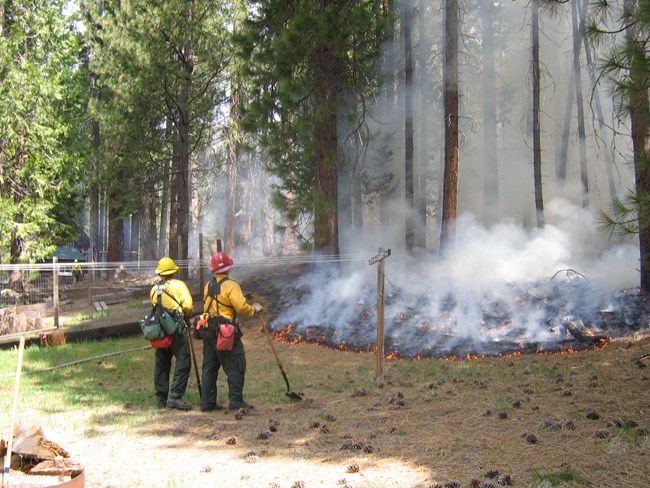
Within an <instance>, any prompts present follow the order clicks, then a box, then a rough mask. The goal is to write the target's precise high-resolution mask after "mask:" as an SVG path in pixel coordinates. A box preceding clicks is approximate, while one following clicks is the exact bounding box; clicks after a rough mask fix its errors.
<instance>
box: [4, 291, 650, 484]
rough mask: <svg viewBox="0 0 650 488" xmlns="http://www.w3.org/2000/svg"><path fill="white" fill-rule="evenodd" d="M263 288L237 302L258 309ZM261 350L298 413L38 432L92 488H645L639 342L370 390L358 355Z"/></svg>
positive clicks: (489, 364) (388, 382) (307, 347)
mask: <svg viewBox="0 0 650 488" xmlns="http://www.w3.org/2000/svg"><path fill="white" fill-rule="evenodd" d="M272 281H274V280H270V279H269V280H268V281H265V280H257V282H256V283H253V282H246V280H242V288H243V289H244V291H246V292H251V293H254V294H255V297H256V299H257V298H259V299H260V300H261V301H263V303H264V304H265V305H267V306H268V308H271V309H272V308H273V305H272V304H273V303H274V300H276V299H277V298H278V297H277V296H276V295H275V294H276V293H277V289H276V288H274V287H273V286H272ZM140 302H141V301H140ZM120 307H121V308H120ZM143 307H144V308H140V307H139V306H138V301H137V300H136V301H131V302H130V304H123V305H119V304H115V305H110V306H109V308H112V309H113V312H112V313H111V314H110V315H109V316H107V319H108V317H112V319H110V320H115V321H116V322H120V321H122V322H123V321H130V320H136V319H137V318H138V317H139V316H140V315H141V313H142V310H146V305H143ZM118 310H120V312H119V313H118V312H117V311H118ZM118 317H119V320H118ZM103 325H105V323H104V324H103ZM258 327H259V323H257V321H256V320H255V319H247V320H245V321H244V329H245V337H244V341H245V345H246V351H247V359H248V363H249V369H252V370H254V369H255V367H256V366H257V365H256V363H261V362H264V363H268V362H269V356H270V354H269V346H268V343H267V342H266V339H265V336H264V335H263V334H260V333H258V331H257V328H258ZM276 348H277V350H278V353H279V355H280V357H281V358H282V362H283V364H284V367H285V369H286V371H287V373H288V375H289V377H290V378H292V379H293V378H295V377H298V378H299V381H298V383H297V386H298V387H299V388H300V389H301V390H299V391H300V392H301V394H302V395H303V400H302V401H291V400H289V399H287V398H285V399H284V401H281V402H278V403H276V404H260V403H257V402H253V403H255V408H254V409H253V410H250V411H247V412H242V413H241V414H239V415H235V413H234V412H231V411H228V410H221V411H216V412H210V413H202V412H200V410H199V409H198V405H194V406H195V409H194V410H192V411H189V412H180V411H174V410H165V409H163V410H158V409H155V408H152V410H151V417H150V421H149V422H148V423H147V425H146V426H142V427H141V428H140V427H138V426H134V427H133V428H132V429H130V430H128V431H125V430H124V429H120V428H112V426H111V423H110V422H107V423H106V425H103V426H101V429H98V428H97V427H93V428H88V429H87V430H84V426H85V425H86V424H90V422H91V421H92V420H93V419H91V418H88V417H83V418H82V417H80V418H78V419H75V420H74V421H73V422H72V424H74V425H60V426H56V428H54V429H52V428H51V426H50V428H49V429H48V430H49V431H50V432H52V434H51V437H52V440H55V441H56V442H57V443H59V444H60V445H62V446H65V448H66V450H68V452H70V453H71V455H72V456H73V457H74V459H75V461H77V462H79V463H81V464H82V465H83V466H84V467H85V473H84V476H85V486H87V487H92V488H117V487H138V486H140V487H149V486H152V487H153V486H163V487H176V488H179V487H203V486H205V487H214V486H228V485H236V486H241V487H251V488H312V487H332V488H334V487H337V488H346V487H347V488H368V487H372V488H384V487H386V488H388V487H410V488H433V487H437V488H456V487H474V488H496V487H499V486H520V487H523V486H526V487H528V486H538V487H548V486H585V487H586V486H589V487H599V488H605V487H612V488H614V487H617V488H618V487H632V488H635V487H639V488H641V487H647V486H650V471H649V470H648V456H649V455H650V436H649V435H648V431H649V430H650V415H649V414H650V388H649V387H650V369H648V367H650V361H649V360H648V357H649V355H650V338H648V337H647V336H645V337H644V336H635V337H629V338H625V339H619V340H616V341H612V342H611V343H610V344H609V346H608V347H606V348H604V349H590V350H586V351H582V352H578V353H575V352H574V353H566V354H544V355H539V354H522V355H514V356H508V357H493V358H480V359H474V360H464V361H450V360H446V359H426V360H414V359H390V360H387V362H386V365H385V377H384V381H383V382H377V381H373V379H372V378H371V377H370V378H369V377H368V375H367V374H361V373H360V372H361V371H365V372H367V371H373V369H374V367H375V362H376V358H375V355H374V354H372V353H355V352H349V351H340V350H335V349H332V348H326V347H322V346H318V345H314V344H304V343H298V344H287V343H282V342H277V343H276ZM199 361H200V358H199ZM269 364H271V366H269V368H275V364H274V363H269ZM275 373H278V371H277V369H276V371H275ZM150 374H151V372H150V371H147V372H146V375H150ZM294 375H295V376H294ZM192 376H193V375H192ZM255 381H256V378H255V377H250V376H247V384H248V383H255ZM292 383H293V382H292ZM220 385H221V387H220V388H221V389H220V391H221V392H223V391H225V390H226V388H225V382H224V380H223V379H220ZM295 386H296V385H294V387H295ZM191 387H192V385H190V388H191ZM220 398H221V397H220ZM114 415H116V416H117V415H129V411H128V407H127V406H115V412H114ZM94 420H96V419H94ZM99 430H100V431H101V432H99ZM80 432H88V434H87V435H85V434H82V435H80ZM12 486H18V485H15V484H14V485H12ZM24 486H28V485H24ZM29 486H31V485H29Z"/></svg>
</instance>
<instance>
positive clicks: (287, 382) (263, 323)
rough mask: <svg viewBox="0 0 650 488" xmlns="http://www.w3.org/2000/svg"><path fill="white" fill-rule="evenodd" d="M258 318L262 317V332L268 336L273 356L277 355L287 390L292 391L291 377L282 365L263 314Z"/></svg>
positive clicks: (277, 361) (276, 358)
mask: <svg viewBox="0 0 650 488" xmlns="http://www.w3.org/2000/svg"><path fill="white" fill-rule="evenodd" d="M258 318H259V319H260V326H261V327H260V329H261V330H262V332H264V335H265V336H266V340H267V341H268V343H269V346H271V351H272V352H273V356H274V357H275V362H276V363H278V368H280V373H282V377H283V378H284V382H285V383H286V384H287V391H291V387H290V386H289V378H287V373H285V372H284V368H283V367H282V362H281V361H280V356H278V351H276V350H275V346H274V345H273V338H272V337H271V333H270V332H269V330H268V329H267V327H266V323H265V322H264V320H262V316H261V315H258Z"/></svg>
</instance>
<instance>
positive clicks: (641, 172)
mask: <svg viewBox="0 0 650 488" xmlns="http://www.w3.org/2000/svg"><path fill="white" fill-rule="evenodd" d="M638 5H639V4H638V1H635V0H625V2H624V8H625V9H626V11H628V12H631V11H633V10H634V8H637V9H638V8H639V6H638ZM626 31H627V36H628V44H629V48H630V52H632V53H634V54H632V57H633V59H632V62H631V63H630V65H631V68H630V73H629V76H630V81H631V84H632V87H633V88H631V90H630V100H629V102H630V119H631V126H632V147H633V151H634V178H635V183H636V193H637V195H638V201H639V252H640V258H641V259H640V266H641V270H640V273H641V289H642V290H643V291H646V292H647V291H650V100H649V98H648V73H647V71H646V70H645V66H647V63H648V59H647V58H648V55H647V51H646V50H645V48H644V44H643V40H644V39H645V33H643V32H641V31H640V29H639V27H638V25H637V24H636V23H629V24H628V26H627V28H626Z"/></svg>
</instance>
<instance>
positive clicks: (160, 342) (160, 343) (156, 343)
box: [149, 335, 174, 349]
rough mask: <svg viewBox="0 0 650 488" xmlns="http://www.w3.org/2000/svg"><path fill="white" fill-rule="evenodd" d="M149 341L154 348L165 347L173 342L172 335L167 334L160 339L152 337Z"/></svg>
mask: <svg viewBox="0 0 650 488" xmlns="http://www.w3.org/2000/svg"><path fill="white" fill-rule="evenodd" d="M149 342H151V347H153V348H154V349H165V348H167V347H169V346H171V345H172V344H173V342H174V336H173V335H168V336H165V337H163V338H162V339H154V340H152V341H149Z"/></svg>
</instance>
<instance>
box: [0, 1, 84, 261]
mask: <svg viewBox="0 0 650 488" xmlns="http://www.w3.org/2000/svg"><path fill="white" fill-rule="evenodd" d="M4 29H5V35H3V36H1V37H0V66H1V67H0V80H2V81H1V82H0V148H2V151H1V152H0V168H2V170H1V171H0V199H1V200H2V211H0V248H1V249H3V250H4V253H3V255H1V256H0V259H2V260H6V259H9V260H11V261H12V262H18V261H30V260H34V259H41V258H45V257H48V255H49V253H51V251H52V250H53V249H54V246H56V245H58V244H62V243H64V242H67V241H70V240H72V239H74V238H77V237H79V236H78V234H77V231H76V229H75V227H74V226H73V225H72V224H71V222H72V220H73V219H74V218H75V217H76V216H77V214H78V212H79V211H80V208H81V204H82V197H83V193H82V191H81V187H80V182H81V180H82V179H83V176H84V174H83V169H84V164H85V163H84V157H85V154H86V145H85V144H84V137H83V123H84V120H83V111H84V108H85V104H86V99H85V92H84V89H83V87H84V84H85V82H86V79H87V78H86V73H85V71H84V69H83V67H82V65H81V63H80V61H81V59H82V54H83V46H82V44H81V42H80V40H79V38H78V36H77V35H76V33H75V32H74V29H73V28H72V25H71V24H70V23H69V22H68V20H67V19H66V18H65V16H64V14H63V2H58V1H40V2H37V5H35V6H34V7H33V8H29V9H24V8H21V6H20V5H19V4H9V5H7V7H6V10H5V25H4ZM9 249H12V255H8V253H7V250H9Z"/></svg>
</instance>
